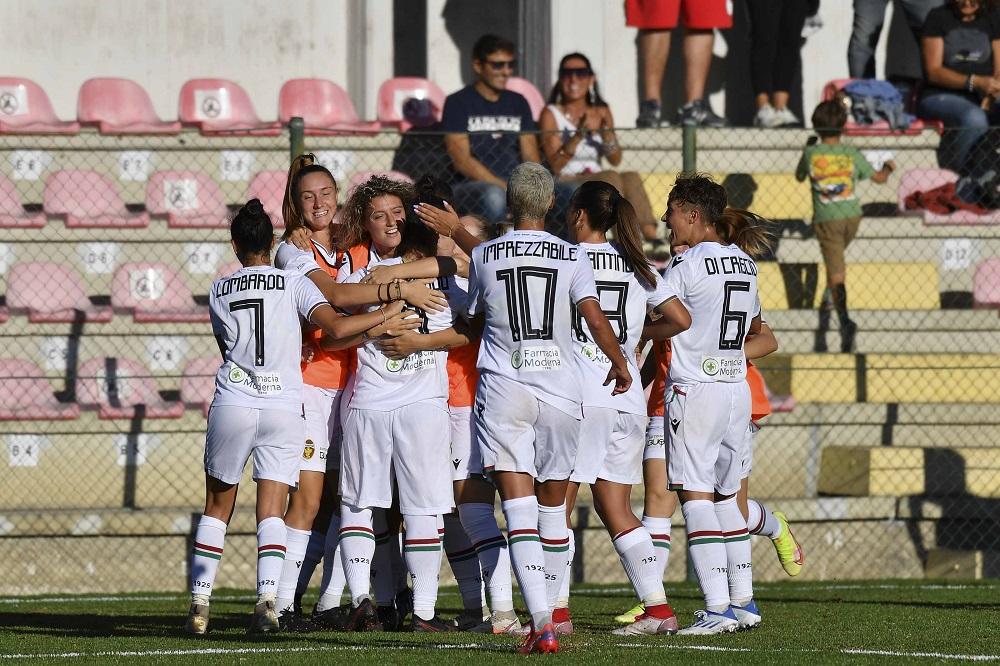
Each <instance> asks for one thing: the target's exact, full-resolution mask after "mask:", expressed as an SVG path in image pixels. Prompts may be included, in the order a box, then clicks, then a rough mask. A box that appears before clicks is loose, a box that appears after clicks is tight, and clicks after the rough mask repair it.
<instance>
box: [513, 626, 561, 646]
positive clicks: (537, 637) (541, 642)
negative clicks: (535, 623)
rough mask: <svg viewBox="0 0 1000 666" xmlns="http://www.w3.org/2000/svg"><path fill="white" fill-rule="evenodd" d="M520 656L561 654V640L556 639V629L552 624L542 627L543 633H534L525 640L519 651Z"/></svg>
mask: <svg viewBox="0 0 1000 666" xmlns="http://www.w3.org/2000/svg"><path fill="white" fill-rule="evenodd" d="M517 652H518V654H532V653H535V652H537V653H539V654H552V653H555V652H559V640H558V639H557V638H556V630H555V627H553V626H552V623H551V622H550V623H549V624H547V625H545V626H544V627H542V630H541V631H532V632H531V633H530V634H528V637H527V638H525V639H524V642H523V643H522V644H521V647H519V648H518V649H517Z"/></svg>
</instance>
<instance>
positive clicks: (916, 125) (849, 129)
mask: <svg viewBox="0 0 1000 666" xmlns="http://www.w3.org/2000/svg"><path fill="white" fill-rule="evenodd" d="M856 80H857V79H834V80H833V81H830V82H829V83H827V84H826V85H825V86H824V87H823V100H824V101H829V100H831V99H833V98H834V97H836V96H837V93H839V92H840V91H841V90H843V89H844V86H846V85H847V84H848V83H851V82H852V81H856ZM508 87H509V86H508ZM943 128H944V126H943V125H942V124H941V123H940V122H939V121H936V120H921V119H920V118H917V119H915V120H914V121H913V122H912V123H910V126H909V127H908V128H907V129H905V130H894V129H892V128H891V127H890V126H889V121H887V120H879V121H878V122H876V123H872V124H871V125H859V124H857V123H856V122H854V121H853V120H851V117H850V114H848V120H847V124H846V125H844V134H847V135H850V136H885V135H887V134H920V133H921V132H922V131H924V130H925V129H933V130H937V132H938V133H940V132H941V130H942V129H943Z"/></svg>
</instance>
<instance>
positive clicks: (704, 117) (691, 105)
mask: <svg viewBox="0 0 1000 666" xmlns="http://www.w3.org/2000/svg"><path fill="white" fill-rule="evenodd" d="M677 123H678V124H679V125H683V126H684V127H725V126H726V119H725V118H722V117H720V116H717V115H715V112H714V111H712V107H711V106H709V104H708V101H707V100H704V99H696V100H694V101H693V102H688V103H687V104H685V105H684V106H682V107H681V108H679V109H677Z"/></svg>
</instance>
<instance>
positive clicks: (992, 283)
mask: <svg viewBox="0 0 1000 666" xmlns="http://www.w3.org/2000/svg"><path fill="white" fill-rule="evenodd" d="M972 301H973V302H974V303H975V304H976V305H978V306H984V307H991V308H996V307H1000V257H991V258H989V259H985V260H983V261H981V262H979V265H978V266H976V275H975V277H974V278H973V280H972Z"/></svg>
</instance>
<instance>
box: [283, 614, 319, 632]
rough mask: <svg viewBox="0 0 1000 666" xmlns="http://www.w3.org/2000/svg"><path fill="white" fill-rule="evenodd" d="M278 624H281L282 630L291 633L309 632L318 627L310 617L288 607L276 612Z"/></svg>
mask: <svg viewBox="0 0 1000 666" xmlns="http://www.w3.org/2000/svg"><path fill="white" fill-rule="evenodd" d="M278 624H279V625H280V626H281V630H282V631H287V632H289V633H292V634H311V633H312V632H314V631H318V630H319V627H317V626H316V625H315V623H313V621H312V620H311V619H309V618H307V617H306V616H304V615H303V614H302V613H297V612H295V611H294V610H289V609H286V610H283V611H281V613H279V614H278Z"/></svg>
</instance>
